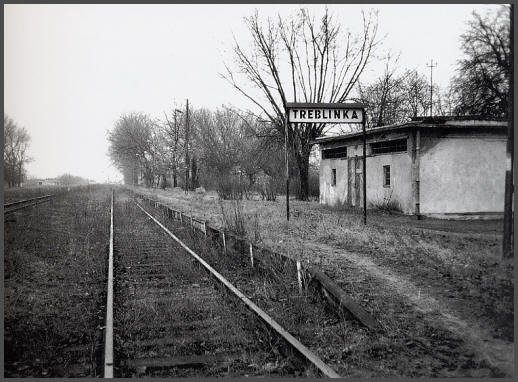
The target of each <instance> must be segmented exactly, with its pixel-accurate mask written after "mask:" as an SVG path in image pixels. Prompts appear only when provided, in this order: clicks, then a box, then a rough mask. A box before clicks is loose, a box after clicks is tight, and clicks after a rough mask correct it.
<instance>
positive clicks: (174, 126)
mask: <svg viewBox="0 0 518 382" xmlns="http://www.w3.org/2000/svg"><path fill="white" fill-rule="evenodd" d="M172 114H173V117H172V121H171V119H169V117H168V116H167V114H166V113H164V115H165V119H166V123H165V124H164V126H163V128H164V136H165V142H166V145H167V147H168V149H169V155H167V154H166V155H167V157H168V163H169V167H170V168H171V169H172V172H173V187H177V186H178V169H179V167H180V165H181V163H182V161H181V155H180V152H181V150H182V138H181V131H182V129H181V126H182V120H181V117H182V114H183V112H182V111H180V110H178V109H176V108H174V109H173V112H172Z"/></svg>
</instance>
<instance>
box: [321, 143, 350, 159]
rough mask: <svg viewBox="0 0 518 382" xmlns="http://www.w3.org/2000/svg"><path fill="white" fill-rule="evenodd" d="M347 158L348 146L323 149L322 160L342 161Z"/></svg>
mask: <svg viewBox="0 0 518 382" xmlns="http://www.w3.org/2000/svg"><path fill="white" fill-rule="evenodd" d="M342 158H347V146H339V147H332V148H328V149H322V154H321V159H342Z"/></svg>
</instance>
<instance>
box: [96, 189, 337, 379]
mask: <svg viewBox="0 0 518 382" xmlns="http://www.w3.org/2000/svg"><path fill="white" fill-rule="evenodd" d="M179 229H182V228H179ZM183 229H188V228H183ZM111 232H112V235H111V238H112V239H111V244H110V255H109V262H108V263H109V264H108V288H107V289H108V293H107V315H106V328H105V365H104V376H105V377H108V378H110V377H136V376H153V377H155V376H167V377H200V376H203V377H218V376H264V375H272V376H295V377H296V376H322V375H323V376H327V377H339V375H338V374H337V373H336V372H334V371H333V369H331V368H330V367H329V366H328V365H326V364H325V363H324V362H323V361H322V360H320V359H319V358H318V357H317V356H316V355H315V354H314V353H312V352H311V351H310V350H309V349H308V348H306V347H305V346H304V345H302V344H301V343H300V342H299V341H298V340H296V339H295V338H294V337H293V336H291V335H290V334H289V333H288V332H286V331H285V330H284V329H283V328H282V327H281V326H280V325H279V324H277V323H276V322H275V321H274V320H273V319H272V318H271V317H270V316H268V314H266V313H265V312H264V311H263V310H261V309H260V308H259V307H258V306H257V305H255V304H254V303H253V302H252V301H251V300H249V299H248V298H247V297H246V296H245V295H244V294H243V293H241V292H240V291H239V290H237V288H235V287H234V286H233V285H232V284H231V283H230V282H229V281H227V280H226V279H225V278H224V277H223V276H222V275H221V274H220V273H218V272H217V271H215V270H214V269H213V268H212V267H211V266H210V265H209V264H208V263H206V262H205V261H204V260H203V259H201V258H200V257H199V256H198V255H197V254H196V253H195V252H193V251H192V250H191V249H190V248H188V247H187V246H186V245H185V244H184V243H182V242H181V241H180V240H179V239H178V237H176V236H175V235H174V234H173V233H172V232H170V231H169V230H168V229H167V228H166V227H165V226H163V225H162V224H161V223H160V222H159V221H158V220H156V219H155V218H154V217H153V216H152V215H151V214H149V213H148V212H146V211H145V209H144V208H143V207H141V206H137V204H136V203H135V202H134V201H133V199H132V198H130V197H128V196H125V195H123V194H119V195H116V197H115V198H114V200H113V201H112V228H111ZM112 261H113V263H112ZM112 304H113V305H112ZM112 307H113V308H112Z"/></svg>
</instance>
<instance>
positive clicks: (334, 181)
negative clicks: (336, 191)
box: [331, 168, 336, 186]
mask: <svg viewBox="0 0 518 382" xmlns="http://www.w3.org/2000/svg"><path fill="white" fill-rule="evenodd" d="M331 186H336V168H333V169H332V170H331Z"/></svg>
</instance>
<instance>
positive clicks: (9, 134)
mask: <svg viewBox="0 0 518 382" xmlns="http://www.w3.org/2000/svg"><path fill="white" fill-rule="evenodd" d="M30 140H31V138H30V136H29V134H28V133H27V130H26V129H25V128H23V127H20V126H18V125H17V124H16V122H15V121H14V120H13V119H11V118H9V117H8V116H7V115H6V114H4V186H7V187H20V186H21V185H22V183H23V182H24V180H25V179H26V177H27V172H26V168H25V165H26V164H27V163H28V162H30V161H31V158H30V157H29V156H28V153H27V149H28V147H29V142H30Z"/></svg>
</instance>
